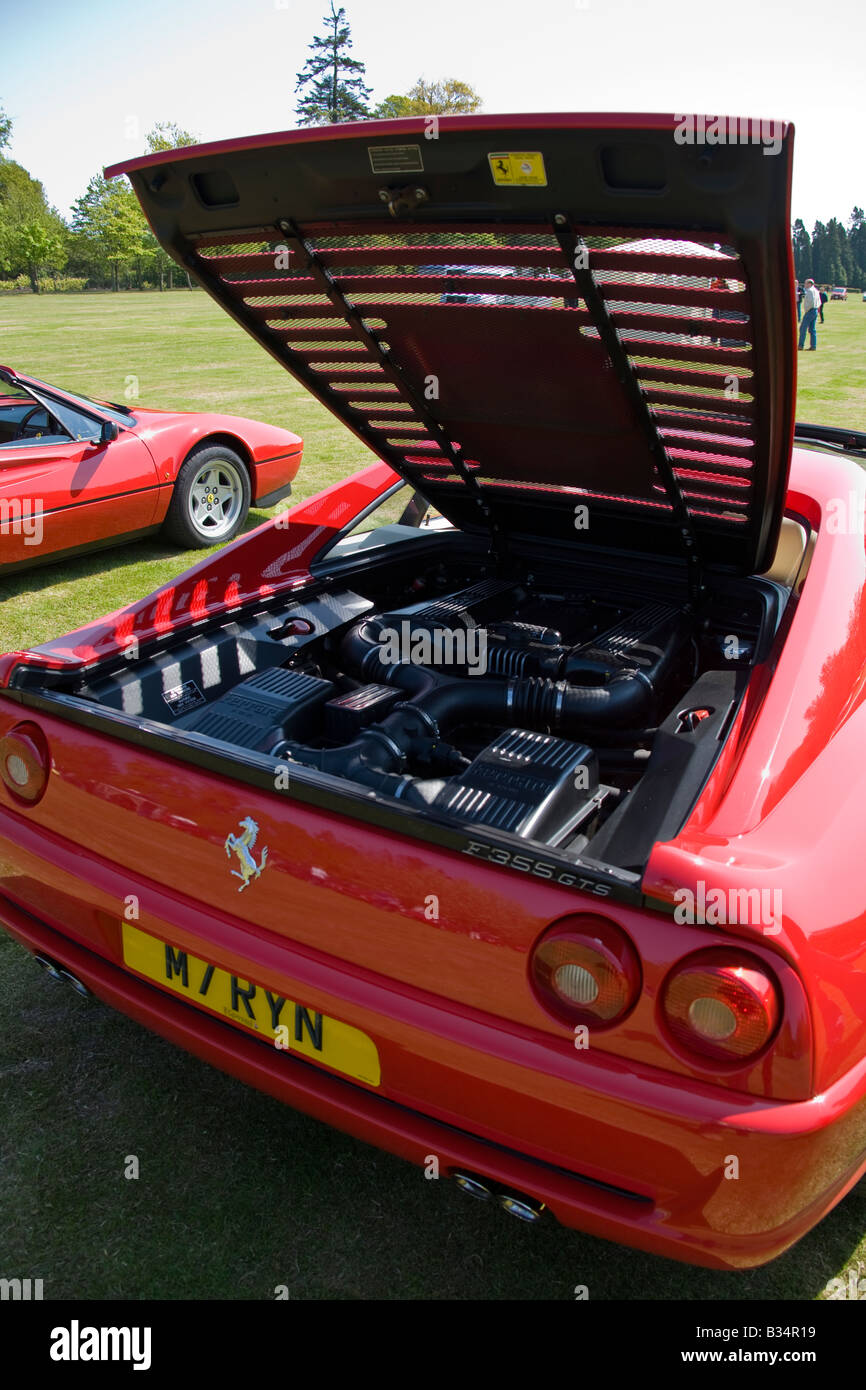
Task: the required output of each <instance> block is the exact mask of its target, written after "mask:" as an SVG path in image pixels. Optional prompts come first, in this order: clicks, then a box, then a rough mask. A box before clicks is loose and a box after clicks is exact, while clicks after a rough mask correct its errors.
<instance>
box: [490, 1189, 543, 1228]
mask: <svg viewBox="0 0 866 1390" xmlns="http://www.w3.org/2000/svg"><path fill="white" fill-rule="evenodd" d="M499 1205H500V1206H501V1207H502V1210H503V1211H507V1212H508V1215H509V1216H514V1217H516V1218H517V1220H518V1221H529V1222H533V1221H540V1220H541V1217H542V1214H543V1212H544V1203H543V1202H536V1201H535V1200H534V1199H533V1198H532V1197H524V1196H521V1195H518V1194H517V1193H514V1192H500V1193H499Z"/></svg>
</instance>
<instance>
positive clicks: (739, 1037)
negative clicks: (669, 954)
mask: <svg viewBox="0 0 866 1390" xmlns="http://www.w3.org/2000/svg"><path fill="white" fill-rule="evenodd" d="M662 1012H663V1015H664V1019H665V1022H666V1024H667V1027H668V1029H669V1031H670V1033H671V1036H672V1037H673V1038H674V1040H675V1041H676V1042H678V1043H680V1044H681V1045H682V1046H683V1047H686V1048H688V1049H689V1050H690V1051H691V1052H698V1053H701V1054H702V1055H703V1056H705V1057H713V1058H715V1059H717V1060H719V1061H727V1062H736V1061H748V1060H749V1059H750V1058H752V1057H754V1056H755V1055H756V1054H757V1053H758V1052H760V1051H761V1049H762V1048H764V1047H765V1046H766V1045H767V1043H768V1042H769V1041H770V1039H771V1038H772V1036H773V1034H774V1033H775V1031H776V1028H777V1026H778V1022H779V1014H780V1007H779V989H778V986H777V984H776V982H775V980H774V979H773V978H772V975H771V974H770V971H769V970H768V969H767V967H766V966H765V965H764V964H763V962H762V961H759V960H756V958H755V957H754V956H750V955H747V954H746V953H745V952H744V951H729V950H715V951H704V952H702V953H701V955H699V956H691V957H689V958H688V959H687V960H686V961H684V962H683V963H682V964H680V965H679V966H678V967H677V969H676V970H675V971H674V973H673V974H672V975H671V976H670V978H669V979H668V982H667V984H666V985H665V989H664V994H663V996H662Z"/></svg>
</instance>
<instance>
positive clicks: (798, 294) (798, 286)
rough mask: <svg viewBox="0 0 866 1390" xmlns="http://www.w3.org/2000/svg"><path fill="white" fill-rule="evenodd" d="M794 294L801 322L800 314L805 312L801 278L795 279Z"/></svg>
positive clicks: (798, 320) (798, 317)
mask: <svg viewBox="0 0 866 1390" xmlns="http://www.w3.org/2000/svg"><path fill="white" fill-rule="evenodd" d="M794 295H795V297H796V300H797V322H798V323H799V322H800V315H801V314H802V312H803V287H802V285H801V284H800V281H799V280H795V281H794Z"/></svg>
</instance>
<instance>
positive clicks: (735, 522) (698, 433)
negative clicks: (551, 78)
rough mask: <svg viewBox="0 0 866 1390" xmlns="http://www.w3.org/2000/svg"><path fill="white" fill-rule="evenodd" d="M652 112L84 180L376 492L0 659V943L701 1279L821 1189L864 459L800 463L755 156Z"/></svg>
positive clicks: (309, 1104)
mask: <svg viewBox="0 0 866 1390" xmlns="http://www.w3.org/2000/svg"><path fill="white" fill-rule="evenodd" d="M675 125H676V118H675V117H673V116H671V117H664V116H639V117H626V116H623V117H614V116H594V117H588V116H568V115H558V116H522V117H517V116H515V117H486V116H472V117H453V118H447V117H446V118H442V119H441V120H440V122H439V138H438V139H436V140H425V138H424V133H425V124H424V121H423V120H422V119H421V118H417V119H414V118H413V119H407V120H400V121H392V122H379V123H376V122H372V123H363V124H358V125H344V126H339V127H336V128H332V129H325V128H312V129H305V130H297V131H292V132H290V133H288V134H283V135H273V136H256V137H253V138H250V139H246V140H239V141H236V142H232V143H226V144H216V145H211V146H201V147H198V148H195V147H193V148H189V149H182V150H174V151H169V152H166V153H163V154H159V155H154V156H148V157H145V158H142V159H137V160H133V161H131V162H130V163H129V164H127V165H126V166H124V171H125V172H126V173H127V174H128V175H129V177H130V179H131V180H132V183H133V186H134V188H135V190H136V193H137V194H138V197H139V199H140V200H141V203H142V205H143V207H144V209H145V211H146V213H147V216H148V219H149V221H150V223H151V225H152V227H153V229H154V231H155V233H156V235H157V237H158V238H159V240H160V242H161V243H162V245H163V246H165V247H166V249H167V250H169V251H170V252H171V254H172V255H173V256H175V258H176V259H177V260H178V261H179V262H180V263H182V264H183V266H184V267H185V268H189V269H190V273H191V274H192V275H194V276H195V277H196V279H197V280H198V282H199V283H200V284H201V285H202V286H203V287H204V288H205V289H206V290H207V291H208V292H209V293H210V294H211V295H212V296H213V297H214V298H215V299H216V300H217V301H218V302H219V303H220V304H221V305H223V307H224V308H225V309H226V310H227V312H228V313H229V314H231V315H232V317H233V318H234V319H235V320H236V321H237V322H238V323H239V324H240V325H242V326H243V327H244V328H245V329H246V330H247V331H248V332H249V333H250V334H252V335H253V336H254V337H256V338H257V339H258V340H259V341H260V342H261V344H262V345H263V346H264V347H265V348H266V349H267V351H268V352H269V353H270V354H271V355H272V356H273V357H275V358H276V359H277V360H278V361H280V362H282V363H284V365H285V366H286V368H287V369H288V370H289V371H290V372H291V373H292V374H293V375H294V376H295V377H296V378H297V379H299V380H300V381H301V382H303V383H304V384H305V385H306V386H307V387H308V388H309V390H310V391H312V392H313V393H314V394H315V395H316V396H317V397H318V398H319V399H320V400H321V401H323V402H324V403H325V404H326V405H327V406H329V408H330V409H331V410H333V411H334V412H335V413H336V414H337V415H338V416H339V417H340V418H341V419H342V420H343V421H344V422H345V424H346V425H347V426H348V427H349V428H350V429H351V430H353V431H354V433H355V434H356V435H357V437H358V438H359V439H361V440H362V441H363V442H364V443H365V444H367V445H369V446H370V447H372V448H373V449H374V450H375V451H376V452H377V454H378V456H379V459H380V460H381V461H380V462H378V463H376V464H374V465H372V466H371V467H369V468H367V469H365V470H364V471H363V472H361V473H359V474H358V475H357V476H356V477H354V478H352V479H350V480H349V481H348V482H346V483H345V484H341V485H338V486H335V487H333V488H331V489H329V490H328V491H327V492H325V493H322V494H320V495H319V496H318V497H315V498H313V499H312V500H311V501H308V502H305V503H304V504H302V505H300V506H298V507H296V508H295V509H294V510H293V511H292V512H290V513H289V514H288V525H287V526H282V525H278V524H276V523H273V524H271V525H270V526H264V527H262V528H259V529H258V530H257V531H256V532H254V533H252V534H251V535H250V536H248V537H245V538H244V539H242V540H238V541H236V542H235V543H234V544H232V545H230V546H228V547H227V548H225V549H224V550H222V551H221V552H220V553H219V554H218V555H216V556H213V557H211V558H209V559H208V560H206V561H203V562H202V563H201V564H199V565H198V566H196V567H195V568H194V569H192V570H190V571H189V572H188V573H187V574H185V575H182V576H181V577H180V578H179V579H177V580H176V581H175V582H174V583H172V584H169V585H167V586H166V587H165V588H163V589H161V590H160V591H158V592H157V593H155V594H152V595H151V596H150V597H148V598H145V599H142V600H141V601H140V602H138V603H135V604H133V605H131V606H130V607H128V608H126V609H124V610H122V611H120V612H118V613H115V614H113V615H111V616H110V617H109V618H106V619H104V620H101V621H98V622H94V623H91V624H90V625H88V626H87V627H84V628H81V629H80V630H79V631H77V632H75V633H72V634H70V635H69V636H68V637H64V638H60V639H57V640H55V641H51V642H48V643H46V644H45V645H43V646H41V647H38V648H35V649H33V650H31V651H26V652H15V653H11V654H8V655H7V656H5V657H4V658H2V659H0V919H2V921H3V923H4V925H5V926H6V928H7V930H8V931H9V932H10V933H11V934H12V935H13V936H14V937H16V938H17V939H18V940H19V941H20V942H22V943H23V944H24V945H25V946H26V947H28V948H29V949H30V950H31V951H32V952H34V953H36V955H37V956H38V958H39V959H40V961H41V963H42V964H43V965H45V966H46V968H47V969H48V970H49V971H51V972H52V973H53V974H54V975H55V976H61V977H64V978H68V979H70V980H71V981H72V982H73V983H74V984H75V986H76V988H79V989H84V990H89V991H91V992H92V993H94V994H95V995H97V996H98V997H99V998H100V999H102V1000H104V1001H106V1002H107V1003H109V1004H111V1005H113V1006H115V1007H117V1008H118V1009H121V1010H123V1011H124V1012H126V1013H128V1014H129V1015H131V1016H132V1017H133V1018H135V1019H138V1020H139V1021H140V1022H142V1023H144V1024H146V1025H147V1026H148V1027H149V1028H152V1029H154V1030H155V1031H156V1032H158V1033H161V1034H162V1035H163V1036H165V1037H166V1038H170V1039H172V1040H174V1041H175V1042H177V1043H178V1044H180V1045H181V1046H183V1047H186V1048H189V1049H190V1050H191V1051H192V1052H194V1053H196V1054H198V1055H199V1056H201V1057H204V1058H206V1059H207V1060H209V1061H210V1062H212V1063H213V1064H214V1065H215V1066H217V1067H220V1068H223V1069H224V1070H226V1071H229V1072H232V1073H234V1075H236V1076H238V1077H240V1078H242V1079H243V1080H245V1081H247V1082H250V1083H251V1084H253V1085H255V1086H258V1087H261V1088H262V1089H263V1090H265V1091H268V1092H270V1093H271V1094H272V1095H274V1096H278V1097H280V1098H281V1099H283V1100H284V1101H286V1102H288V1103H289V1104H290V1105H293V1106H296V1107H297V1108H299V1109H300V1110H303V1111H306V1112H307V1113H309V1114H310V1115H313V1116H316V1117H318V1118H320V1119H323V1120H325V1121H327V1122H329V1123H331V1124H333V1125H336V1126H339V1127H340V1128H342V1129H345V1130H347V1131H349V1132H350V1133H352V1134H355V1135H357V1136H359V1137H361V1138H363V1139H366V1140H369V1141H370V1142H372V1143H374V1144H378V1145H381V1146H382V1147H384V1148H386V1149H389V1150H391V1151H392V1152H394V1153H396V1154H400V1155H402V1156H404V1157H405V1158H407V1159H409V1160H410V1161H412V1162H413V1163H416V1164H418V1165H423V1164H424V1163H425V1162H426V1161H427V1158H428V1156H429V1155H436V1156H437V1158H438V1161H439V1171H440V1173H441V1175H442V1176H451V1177H453V1178H454V1179H455V1180H456V1181H457V1182H458V1183H459V1185H460V1186H461V1187H462V1188H463V1189H464V1191H466V1192H467V1193H472V1194H474V1195H475V1196H480V1197H486V1198H491V1197H494V1198H497V1199H498V1200H500V1201H501V1202H502V1204H503V1205H504V1206H505V1208H506V1210H508V1211H509V1212H511V1213H512V1214H514V1215H516V1216H520V1217H522V1218H523V1219H525V1220H535V1219H538V1218H539V1217H540V1216H541V1214H542V1212H543V1211H544V1210H547V1211H548V1212H550V1213H552V1214H553V1215H554V1216H555V1217H557V1218H558V1219H559V1220H560V1221H561V1222H563V1223H564V1224H565V1225H568V1226H572V1227H577V1228H579V1229H581V1230H584V1231H588V1232H591V1233H593V1234H596V1235H601V1236H606V1237H608V1238H611V1239H614V1240H617V1241H622V1242H625V1243H627V1244H631V1245H634V1246H637V1247H641V1248H643V1249H645V1250H649V1251H653V1252H655V1253H658V1254H664V1255H668V1256H672V1257H674V1258H677V1259H681V1260H688V1261H694V1262H698V1263H702V1264H706V1265H711V1266H716V1267H722V1268H734V1269H736V1268H744V1267H748V1266H752V1265H758V1264H761V1263H762V1262H764V1261H767V1260H769V1259H771V1258H772V1257H774V1256H776V1255H778V1254H779V1253H780V1252H781V1251H783V1250H785V1249H786V1248H787V1247H788V1246H790V1245H791V1244H792V1242H794V1241H795V1240H797V1239H798V1238H799V1237H800V1236H802V1235H803V1234H804V1233H805V1232H806V1231H808V1230H809V1229H810V1227H811V1226H813V1225H814V1224H815V1222H817V1221H818V1220H819V1219H820V1218H821V1217H822V1216H823V1215H824V1214H825V1213H826V1212H827V1211H828V1210H829V1209H830V1208H831V1207H832V1206H833V1205H834V1204H835V1203H836V1202H838V1201H839V1199H840V1198H841V1197H842V1196H843V1195H844V1194H845V1193H846V1192H847V1191H848V1190H849V1189H850V1187H851V1186H852V1185H853V1184H854V1183H855V1182H856V1181H857V1179H858V1177H859V1176H860V1175H861V1173H862V1172H863V1171H864V1165H866V1046H864V1034H866V969H864V961H866V892H864V883H863V873H862V843H861V842H862V827H863V821H864V810H866V793H864V790H863V779H862V777H861V776H860V775H859V771H858V769H859V768H860V764H861V761H862V750H863V746H864V735H866V704H864V695H866V681H864V671H866V609H864V602H863V595H864V581H866V555H864V542H863V517H864V498H866V483H864V473H863V471H862V469H861V467H860V466H859V465H858V459H862V458H863V457H866V438H864V437H863V436H857V435H850V436H849V435H846V434H845V433H844V432H841V431H840V432H836V433H834V432H833V431H831V430H823V429H822V428H821V427H820V426H815V427H810V428H808V429H804V430H803V432H802V433H803V435H804V436H807V437H810V438H811V443H805V442H804V443H802V444H801V445H800V446H799V447H793V446H794V399H795V381H794V374H795V362H796V350H795V341H796V340H795V322H796V321H795V312H794V301H793V267H792V257H791V241H790V213H789V201H790V179H791V163H792V146H793V131H792V129H791V128H790V127H784V128H781V127H780V136H779V140H778V145H777V147H776V148H775V149H773V150H768V149H765V148H764V147H763V145H762V144H761V143H760V142H747V143H729V144H727V145H717V146H706V145H693V144H689V143H688V142H686V143H679V142H678V141H677V140H675V139H674V129H675ZM741 128H742V127H741ZM759 128H760V129H763V127H759ZM110 172H112V173H114V172H118V171H117V170H113V171H110ZM455 267H456V268H457V269H455ZM539 281H543V284H539ZM539 290H541V291H542V293H541V294H539V293H538V291H539ZM401 490H402V491H401ZM380 506H381V507H382V508H383V511H382V513H380V515H382V516H385V517H388V518H389V520H388V522H387V523H386V524H384V525H380V526H377V525H376V520H377V508H378V507H380ZM394 518H397V519H396V520H395V519H394ZM81 827H86V828H87V838H86V840H83V839H82V836H81V834H80V833H78V831H77V829H76V828H81ZM97 830H98V833H96V832H97ZM130 902H133V903H134V904H136V909H135V911H134V912H133V913H130V912H129V911H128V904H129V903H130ZM118 1064H119V1065H122V1061H121V1062H119V1063H118ZM25 1103H26V1102H25Z"/></svg>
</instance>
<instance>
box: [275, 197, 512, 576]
mask: <svg viewBox="0 0 866 1390" xmlns="http://www.w3.org/2000/svg"><path fill="white" fill-rule="evenodd" d="M276 225H277V227H278V229H279V231H280V232H281V233H282V235H283V237H284V238H285V241H286V245H287V248H288V250H289V251H291V253H292V254H293V255H294V256H295V257H296V258H297V263H298V265H299V266H302V267H303V268H304V269H305V270H307V271H309V273H310V275H311V276H312V278H313V279H314V280H315V281H316V283H317V284H318V286H319V288H320V289H321V291H322V293H323V294H325V295H327V297H328V299H329V300H330V301H331V303H332V304H333V306H334V308H335V309H338V310H339V312H340V313H341V314H342V316H343V318H344V319H345V321H346V323H348V324H349V326H350V328H352V329H353V330H354V332H355V334H356V336H357V338H358V339H359V340H360V341H361V342H362V343H363V344H364V346H365V347H366V348H368V349H369V351H370V352H371V353H372V354H373V355H374V356H375V358H376V360H377V361H378V363H379V364H380V366H381V367H382V368H383V369H384V371H385V374H386V376H387V377H388V379H389V380H390V381H392V382H393V383H394V385H395V386H397V387H398V389H399V390H400V391H401V392H402V394H403V398H404V399H405V400H406V401H408V402H409V404H410V405H411V406H412V409H413V410H414V412H415V415H416V417H417V419H419V420H421V421H422V422H423V423H424V424H425V425H426V426H427V428H428V430H429V431H430V437H431V439H435V440H436V443H437V444H438V445H439V447H440V449H441V450H442V452H443V454H444V455H445V456H446V457H447V458H448V459H449V461H450V462H451V465H452V467H453V468H454V472H455V473H456V474H457V475H458V477H459V478H460V479H461V480H462V481H463V482H464V483H465V484H466V487H467V488H468V489H469V492H470V495H471V496H472V499H473V501H474V502H475V503H476V505H477V507H478V510H479V512H480V514H481V516H482V517H483V518H484V523H485V525H486V527H487V530H488V531H489V533H490V550H491V554H492V555H494V556H495V558H496V559H497V561H504V560H505V558H506V543H505V534H504V532H503V531H502V529H501V527H499V526H498V524H497V523H496V521H495V519H494V518H493V516H492V514H491V511H490V507H489V506H488V504H487V500H486V498H485V496H484V493H483V491H482V489H481V486H480V484H479V482H478V479H477V478H476V477H475V475H474V474H473V473H472V472H471V471H470V470H469V468H467V466H466V463H465V461H464V459H463V456H462V453H461V451H460V446H459V445H458V444H455V443H454V441H453V440H452V439H451V438H450V436H449V435H448V433H447V432H446V431H445V430H444V429H443V427H442V425H441V424H440V423H439V421H438V420H437V419H436V417H435V416H434V415H433V414H431V412H430V410H429V409H428V406H427V403H426V401H425V400H424V399H423V397H422V396H420V395H419V394H418V392H417V391H416V390H415V388H414V387H413V386H412V385H411V383H410V382H409V381H407V379H406V376H405V374H404V373H403V371H402V369H401V368H400V367H399V366H398V364H397V363H396V362H395V361H394V359H393V358H392V357H391V354H390V353H389V352H387V351H386V350H385V348H383V346H382V344H381V343H380V342H379V340H378V338H377V337H376V335H375V334H374V333H371V332H370V330H369V328H367V326H366V324H365V323H364V319H363V317H362V314H361V313H360V312H359V311H358V309H356V308H355V306H354V304H352V302H351V300H349V299H347V298H346V296H345V294H344V293H343V291H342V289H341V287H340V285H339V282H338V281H337V280H336V279H335V277H334V276H333V275H332V274H331V272H330V271H329V270H328V269H327V267H326V266H324V265H323V264H322V262H321V260H320V259H319V257H318V255H317V254H316V251H315V250H314V248H313V247H312V246H311V245H310V243H309V241H307V240H306V239H305V238H304V237H303V236H302V234H301V231H300V229H299V228H298V227H297V226H296V224H295V223H294V222H292V221H290V220H289V219H288V218H280V220H279V221H278V222H277V224H276ZM387 462H388V463H389V464H390V465H391V467H392V468H393V467H395V464H394V461H393V459H392V458H388V460H387ZM397 468H398V471H400V472H402V470H401V469H399V465H398V466H397ZM403 476H404V477H405V474H404V475H403ZM407 481H408V482H409V483H410V484H411V485H412V486H413V487H414V486H416V484H415V483H414V481H413V480H412V479H411V478H410V479H408V480H407Z"/></svg>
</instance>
